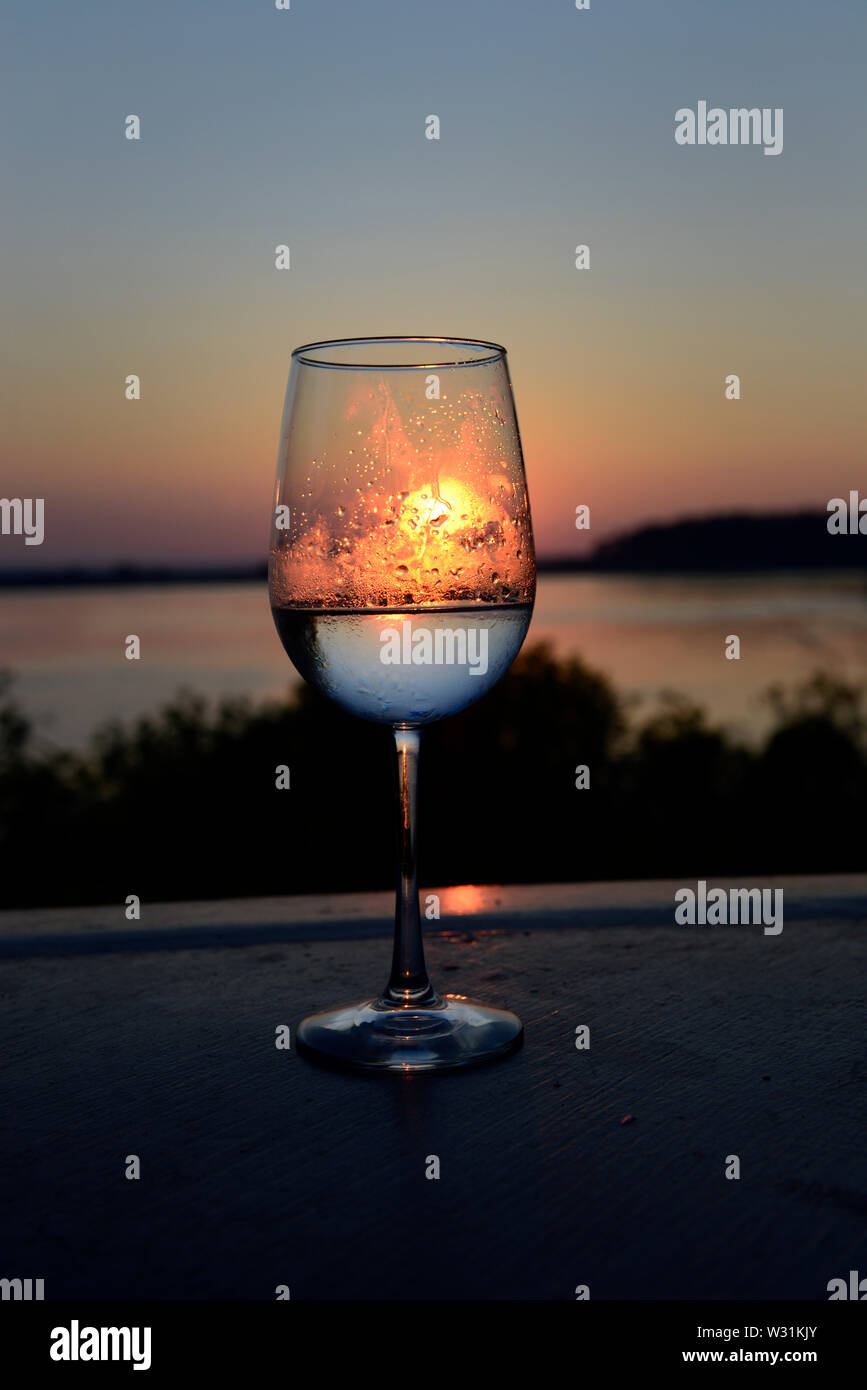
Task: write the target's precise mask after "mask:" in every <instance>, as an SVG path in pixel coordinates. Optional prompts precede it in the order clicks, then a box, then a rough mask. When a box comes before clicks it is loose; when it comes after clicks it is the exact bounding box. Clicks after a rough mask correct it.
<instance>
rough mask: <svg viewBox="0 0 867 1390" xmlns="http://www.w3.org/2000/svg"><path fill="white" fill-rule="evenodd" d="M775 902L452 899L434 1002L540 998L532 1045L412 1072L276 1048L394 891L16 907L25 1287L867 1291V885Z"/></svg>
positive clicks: (531, 1017) (374, 967)
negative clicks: (753, 906) (430, 1164)
mask: <svg viewBox="0 0 867 1390" xmlns="http://www.w3.org/2000/svg"><path fill="white" fill-rule="evenodd" d="M713 882H714V883H716V882H722V883H723V884H724V881H722V880H713ZM763 882H764V885H765V886H781V887H783V889H784V893H785V899H784V901H785V924H784V928H783V931H782V932H781V933H780V934H779V935H778V936H770V935H765V934H764V933H763V931H762V928H761V927H760V926H726V927H701V926H695V927H680V926H675V925H674V922H673V910H674V909H673V902H674V900H673V893H674V888H675V887H677V886H681V885H673V884H666V883H651V884H620V885H604V884H603V885H598V884H597V885H580V886H570V885H554V886H541V887H532V888H480V889H470V888H462V889H445V890H442V892H441V903H442V917H441V919H440V921H438V922H431V923H429V924H428V927H429V929H428V931H427V951H428V965H429V969H430V972H431V975H432V978H433V980H434V983H435V985H436V986H437V987H438V988H439V989H440V990H441V991H442V992H447V993H456V994H465V995H476V996H478V997H481V998H482V999H485V1000H488V1001H490V1002H491V1003H494V1004H500V1005H504V1006H506V1007H508V1008H511V1009H514V1010H515V1011H516V1012H517V1013H518V1014H519V1015H520V1016H521V1018H522V1019H523V1020H524V1023H525V1025H526V1042H525V1046H524V1048H523V1050H522V1051H520V1052H518V1053H516V1054H515V1055H513V1056H512V1057H510V1058H507V1059H505V1060H501V1061H499V1062H496V1063H494V1064H491V1065H489V1066H486V1067H481V1068H478V1069H470V1070H467V1071H459V1072H454V1073H441V1074H438V1075H437V1074H434V1075H423V1076H415V1077H405V1076H404V1077H400V1076H388V1075H386V1076H380V1075H373V1076H370V1075H364V1074H353V1073H338V1072H334V1071H329V1070H326V1069H324V1068H321V1067H319V1066H316V1065H315V1064H313V1063H311V1062H309V1061H308V1060H306V1059H305V1058H302V1057H299V1056H298V1054H297V1053H296V1051H295V1050H294V1046H293V1047H292V1048H291V1049H290V1050H288V1051H286V1050H278V1049H277V1048H276V1046H275V1034H276V1029H277V1028H278V1026H279V1025H282V1024H287V1025H289V1026H290V1027H291V1029H292V1034H293V1038H294V1029H295V1027H296V1025H297V1023H298V1021H299V1020H300V1018H302V1017H303V1016H304V1015H305V1014H306V1013H309V1012H311V1011H313V1010H315V1009H318V1008H323V1007H326V1006H328V1005H331V1004H334V1003H339V1002H345V1001H348V1000H351V999H354V998H362V997H365V996H369V995H372V994H374V993H375V992H376V991H377V989H378V988H379V987H381V986H382V985H383V984H384V982H385V978H386V975H387V970H388V964H389V958H390V946H389V942H388V933H389V931H390V921H389V915H390V900H389V898H388V896H387V895H384V894H358V895H354V896H352V897H348V898H340V897H331V898H327V897H322V898H306V899H285V900H282V901H276V900H261V901H246V902H231V903H196V904H175V905H171V904H169V905H161V906H159V907H156V906H149V905H148V904H145V905H144V906H143V911H142V920H141V921H140V922H132V923H129V922H126V921H125V919H124V916H123V911H122V909H119V908H100V909H94V910H90V911H87V910H83V909H76V910H64V911H41V912H30V913H23V912H22V913H0V956H2V957H3V958H2V960H0V997H2V1025H0V1026H2V1057H3V1073H2V1083H0V1098H2V1129H3V1133H2V1143H0V1152H2V1163H0V1192H2V1199H0V1200H2V1210H0V1265H2V1268H0V1277H5V1278H12V1277H25V1278H26V1277H32V1278H43V1279H44V1280H45V1295H46V1298H48V1299H52V1298H53V1299H60V1298H90V1297H93V1298H104V1297H107V1298H227V1299H237V1298H243V1299H273V1298H274V1297H275V1290H276V1288H277V1286H278V1285H286V1286H288V1287H289V1288H290V1289H291V1296H292V1298H301V1299H304V1298H314V1299H360V1298H395V1299H414V1298H425V1299H437V1298H467V1299H571V1298H574V1297H575V1292H574V1291H575V1288H576V1286H577V1285H580V1284H586V1285H588V1286H589V1289H590V1296H591V1298H594V1299H596V1298H599V1299H605V1298H673V1299H684V1298H744V1299H746V1298H777V1299H785V1298H800V1299H826V1298H827V1292H826V1287H827V1283H828V1281H829V1280H830V1279H832V1278H836V1277H838V1276H839V1277H844V1278H845V1277H847V1276H848V1271H849V1270H850V1269H851V1268H860V1269H861V1271H862V1274H867V1265H865V1224H867V1223H865V1215H867V1195H865V1187H864V1183H865V1124H864V1120H865V1108H864V1090H865V1080H867V1055H865V1038H864V1012H863V1000H864V979H865V975H864V944H863V942H864V932H863V928H864V918H865V916H867V907H865V904H867V877H860V876H859V877H853V876H846V877H840V878H833V879H831V878H823V879H808V878H804V879H785V880H772V879H768V880H764V881H763ZM693 886H694V885H693ZM724 886H725V885H724ZM739 886H741V885H739ZM743 886H747V885H743ZM579 1024H586V1025H589V1027H590V1042H591V1046H590V1049H589V1050H586V1051H579V1050H577V1049H576V1047H575V1029H576V1026H577V1025H579ZM626 1117H629V1118H628V1120H627V1118H626ZM131 1154H136V1155H138V1156H139V1158H140V1161H141V1177H140V1179H139V1180H137V1181H135V1180H133V1181H131V1180H129V1179H127V1178H126V1177H125V1167H126V1159H127V1156H128V1155H131ZM430 1155H436V1156H437V1157H438V1158H439V1161H440V1177H439V1179H438V1180H431V1179H429V1178H426V1176H425V1170H426V1167H427V1159H428V1157H429V1156H430ZM729 1155H737V1156H738V1157H739V1159H740V1171H741V1176H740V1178H739V1179H738V1180H732V1179H727V1178H726V1176H725V1170H726V1164H727V1158H728V1156H729ZM859 1261H860V1264H859Z"/></svg>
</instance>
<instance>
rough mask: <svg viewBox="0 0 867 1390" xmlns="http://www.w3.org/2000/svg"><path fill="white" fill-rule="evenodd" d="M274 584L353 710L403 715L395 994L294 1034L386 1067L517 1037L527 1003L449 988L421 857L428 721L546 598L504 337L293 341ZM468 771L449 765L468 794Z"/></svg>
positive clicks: (504, 653) (315, 1048)
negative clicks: (518, 1007)
mask: <svg viewBox="0 0 867 1390" xmlns="http://www.w3.org/2000/svg"><path fill="white" fill-rule="evenodd" d="M269 582H270V595H271V609H272V612H273V615H274V621H275V623H276V625H277V631H278V632H279V634H280V638H281V640H282V642H283V645H284V647H285V648H286V651H287V652H288V654H289V656H290V657H291V659H292V661H293V662H294V664H295V665H296V667H297V668H298V670H299V671H300V673H301V675H302V676H304V678H305V680H307V681H309V683H310V684H311V685H312V686H314V687H315V689H317V690H319V691H321V692H322V694H324V695H326V696H327V697H328V698H329V699H330V700H333V701H334V703H335V704H337V705H339V706H340V707H341V708H342V709H344V710H347V711H349V713H351V714H355V715H358V716H360V717H361V718H362V719H368V720H373V721H374V722H376V723H379V724H387V725H391V727H392V728H393V730H394V740H395V749H396V756H397V773H398V788H399V801H398V810H399V814H398V829H399V864H398V888H397V906H396V913H395V941H394V956H393V961H392V970H391V976H390V979H389V981H388V984H387V985H386V987H385V989H384V990H383V992H382V994H379V995H374V996H373V997H368V998H366V999H365V1000H363V1001H362V1002H360V1003H354V1004H349V1005H346V1006H343V1007H338V1008H335V1009H331V1010H329V1011H328V1012H325V1013H319V1014H315V1015H313V1016H312V1017H310V1018H306V1019H305V1020H304V1021H303V1023H302V1024H301V1025H300V1027H299V1029H298V1035H297V1037H298V1044H299V1047H300V1048H302V1049H305V1050H309V1051H310V1052H313V1053H316V1054H319V1055H320V1056H321V1057H322V1058H325V1059H328V1060H331V1061H334V1062H342V1063H346V1064H349V1065H353V1066H359V1067H372V1068H380V1069H387V1070H392V1071H427V1070H431V1069H434V1068H439V1067H457V1066H466V1065H467V1064H469V1063H471V1062H476V1061H482V1060H486V1059H488V1058H490V1057H493V1056H496V1055H498V1054H501V1053H505V1052H509V1051H510V1050H511V1049H512V1048H513V1047H516V1046H517V1045H518V1044H519V1043H520V1041H521V1035H522V1025H521V1023H520V1020H519V1019H518V1018H516V1016H515V1015H514V1014H512V1013H509V1012H507V1011H504V1010H501V1009H494V1008H490V1007H489V1006H487V1005H485V1004H482V1003H480V1002H478V1001H477V1000H473V999H466V998H463V997H462V996H456V995H447V994H437V993H436V992H435V991H434V989H433V987H432V985H431V983H430V981H429V980H428V977H427V973H426V971H425V964H424V952H423V946H422V931H421V920H420V913H419V900H418V882H417V871H416V862H417V860H416V823H417V811H416V784H417V773H418V754H419V740H420V733H421V729H422V728H423V727H424V725H425V724H430V723H431V722H432V721H433V720H435V719H444V718H446V717H447V716H448V715H450V714H456V713H457V712H458V711H459V710H462V709H465V708H466V707H467V706H468V705H471V704H473V703H474V702H475V701H476V700H478V699H480V698H481V697H482V696H483V695H484V694H485V693H486V692H487V691H488V690H490V689H491V687H492V686H493V685H494V684H496V682H497V681H498V680H499V679H500V677H501V676H502V675H503V674H504V673H505V672H506V671H507V670H508V668H509V666H510V665H511V663H512V661H513V660H514V658H515V656H516V655H517V653H518V651H519V649H520V647H521V643H522V642H523V640H524V637H525V635H526V632H527V628H528V626H529V623H530V617H531V614H532V609H533V600H534V598H535V591H536V564H535V556H534V551H533V533H532V526H531V522H530V505H529V499H528V496H527V484H526V480H525V477H524V464H523V458H522V454H521V441H520V437H519V434H518V423H517V419H516V416H515V407H514V402H513V400H512V389H511V384H510V381H509V373H508V368H507V366H506V354H505V350H504V349H503V348H501V347H497V346H496V345H495V344H492V343H482V342H470V341H465V340H461V339H442V338H365V339H354V340H351V341H344V342H330V343H315V344H311V345H309V346H307V347H302V348H297V349H296V350H295V352H294V353H293V354H292V370H291V372H290V376H289V386H288V389H287V392H286V404H285V409H284V412H283V426H282V430H281V437H280V453H279V461H278V469H277V489H276V496H275V501H274V520H273V523H272V532H271V550H270V563H269ZM467 771H468V770H467V769H466V768H455V769H452V770H451V772H452V774H453V776H454V781H455V795H456V796H462V795H464V794H465V793H464V791H463V790H462V788H463V787H464V786H465V779H466V774H467ZM445 775H448V771H446V772H445Z"/></svg>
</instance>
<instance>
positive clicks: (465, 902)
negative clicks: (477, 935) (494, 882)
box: [449, 883, 485, 916]
mask: <svg viewBox="0 0 867 1390" xmlns="http://www.w3.org/2000/svg"><path fill="white" fill-rule="evenodd" d="M484 906H485V890H484V889H483V888H480V887H478V886H477V885H476V884H475V883H462V884H460V885H459V886H458V887H457V888H450V889H449V911H450V912H456V913H458V915H460V916H463V915H464V914H468V913H475V912H481V911H482V909H483V908H484Z"/></svg>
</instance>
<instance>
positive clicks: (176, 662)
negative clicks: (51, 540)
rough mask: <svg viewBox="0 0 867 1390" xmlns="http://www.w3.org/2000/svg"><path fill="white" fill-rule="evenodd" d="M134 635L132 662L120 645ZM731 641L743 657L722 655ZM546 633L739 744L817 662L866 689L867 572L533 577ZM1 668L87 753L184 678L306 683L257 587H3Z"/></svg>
mask: <svg viewBox="0 0 867 1390" xmlns="http://www.w3.org/2000/svg"><path fill="white" fill-rule="evenodd" d="M129 633H136V634H137V635H138V636H139V637H140V638H141V650H142V656H141V660H140V661H127V660H126V658H125V656H124V638H125V637H126V636H127V634H129ZM730 633H736V634H737V635H738V636H739V637H740V639H741V659H740V661H727V660H725V658H724V656H723V650H724V639H725V638H726V636H727V635H728V634H730ZM540 639H545V640H547V641H549V642H551V643H552V644H553V646H554V647H555V648H556V649H557V650H558V652H560V653H562V654H568V653H574V654H577V655H579V656H580V657H582V659H583V660H584V661H585V662H586V663H587V664H588V665H589V666H591V667H593V668H595V669H597V670H599V671H601V672H603V673H604V674H605V675H606V676H608V677H609V678H610V679H611V680H612V681H613V683H614V685H615V686H616V688H617V690H618V691H619V692H620V693H621V694H622V695H628V696H632V697H636V698H638V699H639V700H641V701H642V702H643V705H642V707H645V708H647V709H648V710H649V709H650V708H651V707H652V705H653V703H654V700H655V697H656V696H657V695H658V693H659V692H660V691H661V690H664V689H667V690H677V691H680V692H681V693H683V694H684V695H687V696H689V697H691V698H692V699H694V700H696V701H697V702H698V703H700V704H702V705H704V706H705V708H706V709H707V710H708V712H709V714H710V715H711V716H712V718H714V719H715V720H717V721H721V722H723V723H725V724H726V725H727V726H728V727H729V728H730V729H733V730H736V731H739V732H740V733H741V734H743V735H744V736H745V737H756V736H758V735H760V734H761V732H762V730H763V729H764V728H765V727H766V724H767V713H766V711H765V710H764V709H763V706H762V703H761V701H760V698H759V697H760V695H761V692H762V691H763V690H764V689H766V688H767V686H769V685H770V684H772V683H774V682H781V683H783V684H786V685H792V684H796V683H798V682H800V681H802V680H803V679H805V678H806V677H807V676H809V675H811V674H812V673H813V672H814V671H817V670H824V671H827V672H829V673H830V674H833V675H836V676H839V677H840V678H842V679H845V680H848V681H853V682H858V683H861V684H864V685H867V578H865V576H864V575H863V574H862V573H861V572H845V573H830V572H818V573H803V572H802V573H797V574H770V575H688V576H687V575H678V576H648V575H604V576H600V575H542V576H541V577H540V580H539V592H538V598H537V602H536V611H535V614H534V617H533V622H532V625H531V627H530V633H529V636H528V638H527V641H528V643H530V642H533V641H538V640H540ZM0 665H2V666H3V667H5V668H7V669H11V670H12V671H13V672H14V673H15V675H16V678H17V679H16V683H15V690H16V692H17V695H18V698H19V700H20V702H21V703H22V705H23V706H24V707H25V709H26V710H27V712H28V714H30V715H31V717H33V718H36V719H37V720H38V728H39V730H40V733H41V734H42V736H43V738H45V739H50V740H51V742H53V743H57V744H60V745H63V746H67V747H81V746H82V745H83V744H84V743H85V742H86V740H87V738H88V735H89V734H90V733H91V732H92V730H93V728H94V727H95V726H96V725H98V724H100V723H103V722H104V721H105V720H107V719H110V718H119V719H123V720H129V719H131V718H133V717H135V716H136V715H139V714H145V713H149V712H153V711H156V710H157V709H158V708H159V707H160V706H161V705H162V704H164V703H165V702H166V701H167V700H169V699H170V698H171V697H172V696H173V695H174V694H175V693H176V692H177V690H178V689H179V688H180V687H182V686H186V687H188V688H190V689H193V690H196V691H199V692H201V693H203V694H205V695H208V696H212V697H216V696H220V695H241V694H248V695H252V696H267V695H279V694H281V693H285V692H286V691H287V690H288V689H290V688H292V687H293V686H295V685H296V684H297V683H298V680H299V679H300V678H299V677H298V676H297V675H296V673H295V671H294V669H293V667H292V666H291V665H290V663H289V661H288V659H287V657H286V656H285V654H284V652H283V649H282V647H281V645H280V641H279V638H278V636H277V633H276V631H275V629H274V625H273V622H272V620H271V614H270V611H269V606H268V596H267V592H266V590H265V587H264V586H259V585H256V584H214V585H175V586H155V587H153V588H147V587H142V588H121V589H109V588H93V589H71V590H68V591H65V592H64V591H62V590H56V589H35V590H30V591H23V592H22V591H18V592H7V593H3V594H0Z"/></svg>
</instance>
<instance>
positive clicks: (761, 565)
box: [0, 512, 867, 591]
mask: <svg viewBox="0 0 867 1390" xmlns="http://www.w3.org/2000/svg"><path fill="white" fill-rule="evenodd" d="M827 520H828V518H827V515H826V513H824V512H791V513H781V514H776V515H764V516H759V515H751V514H748V513H733V514H730V515H726V516H711V517H698V518H688V519H686V520H682V521H674V522H666V523H662V524H658V525H653V526H644V527H641V528H640V529H638V530H635V531H631V532H629V533H627V534H625V535H623V536H617V537H615V538H613V539H612V540H607V541H603V542H601V543H600V544H599V545H598V546H597V547H596V549H595V550H593V551H592V552H591V553H590V554H589V555H586V556H582V557H579V556H574V555H548V556H540V557H539V558H538V559H537V568H538V569H539V571H540V572H541V573H543V574H673V575H674V574H733V573H737V574H750V573H757V574H767V573H769V572H772V571H775V572H779V571H783V570H786V571H791V572H797V571H803V570H807V571H815V570H831V571H833V570H865V571H867V535H862V534H856V535H831V534H830V533H829V532H828V527H827ZM267 574H268V569H267V565H266V564H265V563H264V562H259V563H257V564H251V563H247V564H240V563H239V564H236V565H202V564H200V565H195V564H190V565H180V564H173V565H149V564H132V563H126V562H124V563H118V564H114V565H99V566H88V565H63V566H56V567H54V568H50V569H49V568H44V569H0V591H2V590H4V589H5V590H10V589H31V588H86V587H91V588H97V587H98V588H107V587H111V588H119V587H128V586H132V585H146V584H163V585H168V584H246V583H250V584H264V583H265V582H266V580H267Z"/></svg>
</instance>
